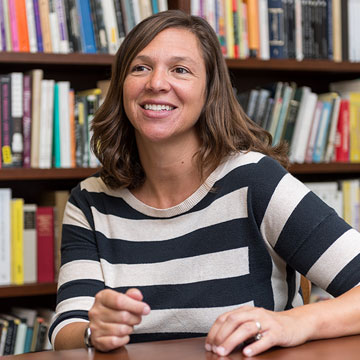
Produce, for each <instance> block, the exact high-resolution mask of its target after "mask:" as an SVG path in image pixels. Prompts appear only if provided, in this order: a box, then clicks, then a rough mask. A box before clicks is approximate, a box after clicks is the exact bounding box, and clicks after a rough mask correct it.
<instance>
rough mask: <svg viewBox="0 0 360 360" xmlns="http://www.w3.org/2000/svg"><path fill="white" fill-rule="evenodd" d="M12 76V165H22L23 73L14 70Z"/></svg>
mask: <svg viewBox="0 0 360 360" xmlns="http://www.w3.org/2000/svg"><path fill="white" fill-rule="evenodd" d="M10 77H11V123H12V124H11V129H12V131H11V154H12V165H13V166H16V167H21V166H22V163H23V151H24V139H23V127H22V123H23V115H24V107H23V73H21V72H13V73H11V74H10Z"/></svg>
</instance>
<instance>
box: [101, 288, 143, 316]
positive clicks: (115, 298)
mask: <svg viewBox="0 0 360 360" xmlns="http://www.w3.org/2000/svg"><path fill="white" fill-rule="evenodd" d="M95 301H97V302H99V303H100V304H101V305H102V306H104V307H106V308H110V309H113V310H125V311H129V312H131V313H134V314H138V315H142V314H148V313H149V312H150V307H149V305H148V304H146V303H144V302H142V301H139V300H135V299H133V298H131V297H130V296H128V295H126V294H122V293H119V292H117V291H115V290H110V289H107V290H103V291H100V292H99V293H97V294H96V296H95Z"/></svg>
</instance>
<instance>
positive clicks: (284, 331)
mask: <svg viewBox="0 0 360 360" xmlns="http://www.w3.org/2000/svg"><path fill="white" fill-rule="evenodd" d="M300 323H301V319H300V318H297V317H296V316H295V317H294V316H291V310H289V311H282V312H274V311H269V310H265V309H263V308H256V307H251V306H242V307H240V308H239V309H236V310H233V311H230V312H227V313H225V314H222V315H220V316H219V317H218V318H217V320H216V321H215V323H214V324H213V326H212V327H211V329H210V331H209V334H208V336H207V338H206V344H205V348H206V350H208V351H213V352H214V353H216V354H218V355H220V356H226V355H228V354H229V353H230V352H231V351H233V350H234V349H235V347H236V346H238V345H241V344H243V343H244V345H245V346H244V348H243V353H244V355H246V356H254V355H257V354H259V353H261V352H263V351H265V350H267V349H270V348H271V347H273V346H275V345H278V346H283V347H288V346H295V345H299V344H302V343H304V342H305V341H306V340H307V336H306V326H303V325H302V324H300ZM258 334H260V335H258ZM256 335H258V338H259V339H258V340H256V339H255V337H256ZM249 342H250V345H247V344H248V343H249Z"/></svg>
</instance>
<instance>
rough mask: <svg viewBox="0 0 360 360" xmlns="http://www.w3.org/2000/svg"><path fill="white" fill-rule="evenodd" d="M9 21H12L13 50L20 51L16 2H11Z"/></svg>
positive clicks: (10, 0) (11, 0) (12, 0)
mask: <svg viewBox="0 0 360 360" xmlns="http://www.w3.org/2000/svg"><path fill="white" fill-rule="evenodd" d="M9 20H10V29H11V43H12V50H13V51H20V45H19V35H18V28H17V20H16V5H15V0H9Z"/></svg>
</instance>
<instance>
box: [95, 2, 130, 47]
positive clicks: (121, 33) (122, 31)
mask: <svg viewBox="0 0 360 360" xmlns="http://www.w3.org/2000/svg"><path fill="white" fill-rule="evenodd" d="M97 1H99V0H97ZM114 9H115V16H116V23H117V27H118V33H119V42H120V43H121V42H122V41H123V40H124V38H125V26H124V20H123V13H122V9H121V3H120V0H114ZM103 11H104V14H105V9H104V5H103Z"/></svg>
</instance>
